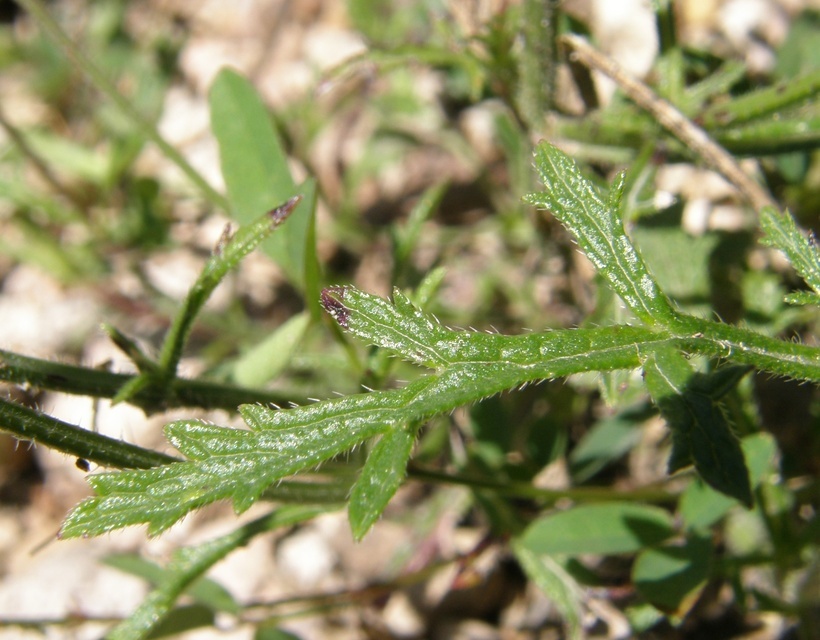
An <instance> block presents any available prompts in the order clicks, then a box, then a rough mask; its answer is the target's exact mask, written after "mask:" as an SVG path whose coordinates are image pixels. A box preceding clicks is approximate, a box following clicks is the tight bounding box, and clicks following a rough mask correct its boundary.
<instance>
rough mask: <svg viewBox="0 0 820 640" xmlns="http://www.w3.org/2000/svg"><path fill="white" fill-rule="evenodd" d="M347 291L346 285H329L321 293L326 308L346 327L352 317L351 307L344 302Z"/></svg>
mask: <svg viewBox="0 0 820 640" xmlns="http://www.w3.org/2000/svg"><path fill="white" fill-rule="evenodd" d="M346 293H347V288H346V287H327V288H326V289H322V294H321V303H322V307H323V308H324V310H325V311H327V312H328V313H329V314H330V317H331V318H333V319H334V320H335V321H336V322H338V323H339V325H340V326H342V327H343V328H345V329H347V328H348V324H347V321H348V319H349V318H350V309H348V308H347V307H346V306H344V304H342V300H344V297H345V294H346Z"/></svg>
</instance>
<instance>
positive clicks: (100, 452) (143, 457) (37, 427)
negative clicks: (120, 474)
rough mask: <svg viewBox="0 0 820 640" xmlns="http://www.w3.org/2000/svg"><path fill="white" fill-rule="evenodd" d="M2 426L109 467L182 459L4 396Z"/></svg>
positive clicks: (141, 466)
mask: <svg viewBox="0 0 820 640" xmlns="http://www.w3.org/2000/svg"><path fill="white" fill-rule="evenodd" d="M0 428H2V429H3V430H5V431H8V432H10V433H12V434H14V435H15V436H16V437H17V438H20V439H21V440H30V441H32V442H34V443H36V444H44V445H46V446H47V447H49V448H51V449H56V450H57V451H62V452H63V453H67V454H69V455H72V456H77V457H78V458H82V459H84V460H88V461H90V462H95V463H97V464H101V465H104V466H107V467H117V468H125V469H148V468H151V467H157V466H160V465H164V464H168V463H170V462H175V461H177V460H178V459H177V458H174V457H172V456H167V455H165V454H163V453H158V452H156V451H151V450H150V449H143V448H142V447H138V446H136V445H133V444H128V443H127V442H123V441H122V440H116V439H114V438H109V437H108V436H104V435H101V434H99V433H94V432H93V431H88V430H87V429H82V428H80V427H78V426H75V425H73V424H69V423H67V422H63V421H61V420H57V419H56V418H51V417H49V416H45V415H43V414H41V413H37V412H36V411H33V410H32V409H29V408H27V407H23V406H20V405H19V404H15V403H13V402H7V401H6V400H2V399H0Z"/></svg>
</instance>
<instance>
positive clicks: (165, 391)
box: [0, 349, 305, 414]
mask: <svg viewBox="0 0 820 640" xmlns="http://www.w3.org/2000/svg"><path fill="white" fill-rule="evenodd" d="M137 377H138V376H135V375H132V374H125V373H112V372H110V371H105V370H102V369H92V368H89V367H79V366H76V365H69V364H63V363H60V362H50V361H48V360H40V359H38V358H30V357H28V356H23V355H20V354H17V353H13V352H11V351H4V350H2V349H0V380H1V381H4V382H11V383H15V384H20V385H28V386H32V387H36V388H38V389H48V390H50V391H61V392H63V393H70V394H76V395H83V396H94V397H96V398H113V397H114V396H116V395H117V393H118V392H119V391H120V389H122V388H123V387H124V386H125V385H127V384H129V383H130V382H131V381H133V380H135V379H136V378H137ZM304 400H305V399H304V398H299V397H296V396H294V395H293V394H287V395H286V394H284V393H281V392H276V391H264V390H259V389H247V388H243V387H236V386H232V385H227V384H221V383H218V382H210V381H207V380H186V379H185V378H174V379H173V380H171V381H170V382H169V383H168V384H167V385H164V386H160V385H154V386H148V387H145V388H143V389H142V390H140V391H139V392H138V393H137V394H136V395H134V396H132V397H131V398H129V400H128V402H129V403H130V404H132V405H134V406H137V407H139V408H140V409H142V410H143V411H145V412H146V413H148V414H151V413H156V412H158V411H163V410H165V409H170V408H173V407H201V408H205V409H225V410H227V411H236V408H237V407H238V406H239V405H241V404H265V405H269V404H286V403H288V402H304Z"/></svg>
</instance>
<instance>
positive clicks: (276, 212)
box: [268, 195, 302, 226]
mask: <svg viewBox="0 0 820 640" xmlns="http://www.w3.org/2000/svg"><path fill="white" fill-rule="evenodd" d="M301 201H302V196H301V195H295V196H293V197H292V198H291V199H290V200H287V201H286V202H283V203H282V204H280V205H279V206H278V207H274V208H273V209H271V210H270V211H268V217H269V218H270V219H271V221H272V222H273V224H274V226H278V225H280V224H282V223H283V222H284V221H285V220H286V219H287V217H288V216H289V215H290V214H291V213H293V210H294V209H295V208H296V206H297V205H298V204H299V203H300V202H301Z"/></svg>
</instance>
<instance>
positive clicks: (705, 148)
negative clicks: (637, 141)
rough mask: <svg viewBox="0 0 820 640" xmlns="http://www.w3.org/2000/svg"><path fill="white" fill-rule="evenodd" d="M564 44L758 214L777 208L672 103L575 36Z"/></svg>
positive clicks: (571, 36)
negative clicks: (735, 189)
mask: <svg viewBox="0 0 820 640" xmlns="http://www.w3.org/2000/svg"><path fill="white" fill-rule="evenodd" d="M561 41H562V42H563V43H564V44H565V45H567V46H568V47H569V48H570V49H571V50H572V53H571V54H570V55H571V57H574V58H575V59H577V60H580V61H581V62H582V63H583V64H585V65H587V66H589V67H591V68H594V69H597V70H598V71H600V72H601V73H604V74H606V75H607V76H609V77H610V78H612V80H614V81H615V82H616V83H617V84H618V86H619V87H620V88H621V89H622V90H623V92H624V93H625V94H626V95H627V96H628V97H629V98H630V99H631V100H632V101H633V102H635V103H636V104H637V105H639V106H640V107H642V108H643V109H646V111H648V112H649V113H650V114H651V115H652V117H654V118H655V119H656V120H657V121H658V122H659V123H660V124H661V126H663V127H664V128H665V129H667V130H668V131H669V132H670V133H672V134H673V135H674V136H676V137H677V138H678V139H679V140H680V141H681V142H683V143H684V144H685V145H687V146H688V147H689V148H690V149H692V151H694V152H695V153H696V154H697V155H699V156H700V157H701V158H702V159H703V161H704V162H705V163H706V164H707V165H708V166H709V167H711V168H712V169H715V170H716V171H718V172H719V173H721V174H722V175H723V176H724V177H725V178H726V179H727V180H729V182H731V183H732V184H733V185H735V187H737V189H738V190H739V191H740V192H741V193H742V194H743V196H744V197H745V198H746V199H747V200H748V201H749V203H750V204H751V205H752V207H754V208H755V209H756V210H758V211H759V210H760V209H762V208H763V207H766V206H771V207H774V208H775V209H777V208H778V207H777V203H776V202H775V201H774V199H773V198H772V197H771V196H770V195H769V194H768V193H767V192H766V191H765V190H764V189H763V187H761V186H760V185H759V184H758V183H757V182H755V181H754V180H753V179H752V178H751V177H749V176H748V175H747V174H746V173H745V172H744V171H743V169H741V168H740V166H739V165H738V164H737V162H735V159H734V158H733V157H732V156H731V155H730V154H729V153H728V152H727V151H726V150H725V149H723V148H722V147H721V146H720V145H718V144H716V143H715V142H714V141H713V140H712V139H711V138H710V137H709V135H708V134H707V133H706V132H705V131H704V130H703V129H701V128H700V127H698V126H697V125H695V124H694V123H693V122H692V121H691V120H689V119H688V118H686V116H684V115H683V114H682V113H681V112H680V111H678V110H677V109H676V108H675V107H673V106H672V105H671V104H670V103H669V102H667V101H666V100H663V99H661V98H659V97H658V96H657V95H655V93H654V92H653V91H652V90H651V89H650V88H649V87H648V86H646V85H645V84H644V83H643V82H641V81H640V80H638V79H637V78H634V77H633V76H631V75H629V74H628V73H626V72H625V71H624V70H623V69H622V68H621V67H620V65H618V63H616V62H615V61H614V60H612V58H609V57H607V56H605V55H604V54H602V53H601V52H600V51H597V50H596V49H595V48H593V47H592V46H591V45H590V44H589V43H587V42H586V41H585V40H584V39H583V38H580V37H578V36H576V35H565V36H562V37H561Z"/></svg>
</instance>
